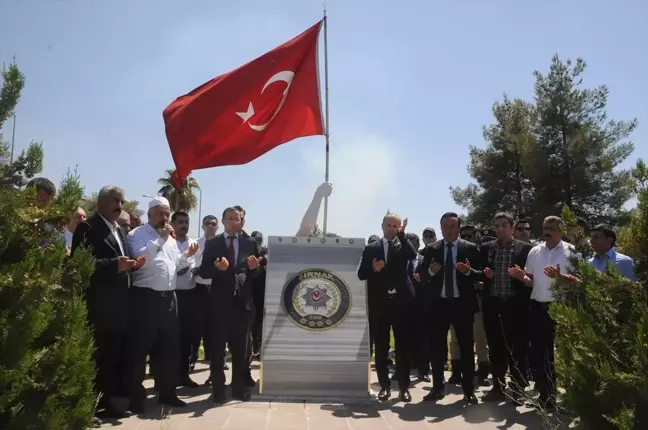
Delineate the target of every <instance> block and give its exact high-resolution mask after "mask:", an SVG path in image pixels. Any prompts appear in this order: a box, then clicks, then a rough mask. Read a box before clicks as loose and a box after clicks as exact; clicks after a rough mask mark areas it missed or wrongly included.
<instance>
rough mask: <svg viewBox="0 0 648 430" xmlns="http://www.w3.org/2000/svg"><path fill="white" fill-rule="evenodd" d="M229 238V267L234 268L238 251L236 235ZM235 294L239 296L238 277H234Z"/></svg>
mask: <svg viewBox="0 0 648 430" xmlns="http://www.w3.org/2000/svg"><path fill="white" fill-rule="evenodd" d="M227 239H228V240H229V245H228V247H227V261H229V267H231V268H232V269H234V268H235V267H236V252H235V251H234V239H235V237H234V236H227ZM234 295H235V296H238V285H237V284H236V278H235V279H234Z"/></svg>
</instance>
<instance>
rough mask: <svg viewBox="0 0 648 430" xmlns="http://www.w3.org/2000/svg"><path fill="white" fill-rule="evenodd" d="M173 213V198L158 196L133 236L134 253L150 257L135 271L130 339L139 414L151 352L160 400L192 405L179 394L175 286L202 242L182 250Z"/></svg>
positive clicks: (129, 372) (133, 402)
mask: <svg viewBox="0 0 648 430" xmlns="http://www.w3.org/2000/svg"><path fill="white" fill-rule="evenodd" d="M170 215H171V208H170V206H169V201H168V200H167V199H166V198H164V197H157V198H155V199H153V200H151V201H150V202H149V209H148V223H147V224H144V225H142V226H140V227H138V228H136V229H134V230H132V231H131V232H130V233H129V234H128V245H129V248H130V250H131V253H132V254H133V257H139V256H142V255H144V256H146V263H144V265H143V266H142V267H141V268H140V269H139V270H137V271H135V272H133V282H132V287H131V297H130V312H129V331H128V336H127V340H126V348H127V363H126V377H127V378H128V384H129V388H130V404H129V410H130V411H131V412H133V413H141V412H143V409H144V408H143V404H144V400H145V399H146V393H145V391H144V387H143V386H142V382H143V380H144V376H145V370H146V355H147V354H153V356H154V364H155V372H154V377H155V385H156V388H157V390H158V393H159V397H158V402H159V403H160V404H163V405H168V406H175V407H180V406H185V405H186V403H185V402H183V401H182V400H180V399H179V398H178V396H177V395H176V384H177V383H178V366H179V358H180V346H179V341H180V334H179V326H178V313H177V299H176V295H175V289H176V279H177V273H178V271H179V270H182V269H184V268H185V267H188V264H189V263H188V259H189V258H190V257H192V256H193V255H194V254H195V253H196V251H198V244H193V245H191V246H189V248H188V249H187V250H186V251H185V252H184V253H181V252H180V250H179V249H178V246H177V245H176V241H175V239H174V238H173V235H174V232H173V227H172V226H171V224H169V217H170ZM154 345H155V350H154V351H153V346H154Z"/></svg>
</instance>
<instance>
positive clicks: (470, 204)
mask: <svg viewBox="0 0 648 430" xmlns="http://www.w3.org/2000/svg"><path fill="white" fill-rule="evenodd" d="M585 70H586V64H585V62H584V61H583V60H581V59H578V60H577V61H576V62H575V63H574V64H572V62H571V61H569V60H567V61H562V60H561V59H560V58H559V57H558V56H557V55H556V56H554V57H553V58H552V61H551V65H550V68H549V72H548V73H547V74H546V75H544V74H542V73H540V72H535V74H534V75H535V79H536V82H535V100H534V103H533V104H530V103H525V102H523V101H521V100H514V101H510V100H509V99H508V98H507V97H505V98H504V101H503V102H500V103H496V104H495V105H494V108H493V114H494V116H495V124H494V125H491V126H489V127H487V128H486V129H485V133H484V137H485V139H486V141H487V142H488V144H487V146H486V148H485V149H481V148H475V147H471V153H470V158H471V161H470V164H469V169H468V170H469V172H470V174H471V176H472V177H473V178H474V179H475V182H476V183H475V184H470V185H469V186H468V187H466V188H463V189H462V188H451V192H452V196H453V198H454V200H455V202H456V203H457V204H459V205H461V206H463V207H465V208H466V209H467V210H468V218H469V219H471V220H474V221H481V222H483V221H485V220H486V219H488V220H490V217H492V216H493V214H494V213H495V212H497V211H498V210H507V211H510V212H512V213H514V214H517V215H524V216H526V217H530V218H531V219H532V221H533V226H534V227H536V228H539V227H540V225H541V223H542V220H543V219H544V218H545V217H546V216H548V215H553V214H557V213H559V212H560V210H561V208H562V207H563V205H565V204H566V205H568V206H569V207H570V208H571V210H572V211H574V212H575V213H576V214H577V215H579V216H582V217H584V218H586V219H587V220H588V221H589V222H591V223H593V224H596V223H601V222H603V223H607V224H610V225H613V226H614V225H618V224H619V222H620V219H623V218H624V216H625V215H626V211H625V210H624V208H623V205H624V204H625V203H626V202H627V201H628V200H629V199H630V197H631V196H632V192H633V189H632V185H633V181H632V178H631V174H630V172H629V171H628V170H623V169H619V168H618V167H619V165H620V164H621V163H622V162H623V161H624V160H626V159H627V157H628V156H629V155H630V154H631V153H632V151H633V149H634V145H633V144H632V142H630V141H629V140H628V137H629V135H630V134H631V132H632V131H633V130H634V129H635V127H636V125H637V121H636V120H632V121H629V122H625V121H614V120H609V119H608V117H607V112H606V106H607V102H608V95H609V91H608V89H607V87H605V86H600V87H598V88H594V89H591V88H584V87H583V78H582V76H583V74H584V72H585Z"/></svg>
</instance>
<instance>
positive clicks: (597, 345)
mask: <svg viewBox="0 0 648 430" xmlns="http://www.w3.org/2000/svg"><path fill="white" fill-rule="evenodd" d="M563 217H564V218H565V219H566V221H567V222H568V224H572V223H573V222H574V220H575V218H574V217H573V214H571V215H570V214H569V213H568V211H563ZM628 228H629V229H632V234H628V233H627V232H626V233H625V238H626V239H625V240H626V243H625V244H624V251H625V252H628V253H630V255H631V256H632V257H635V258H637V257H640V256H639V255H636V254H635V255H633V254H632V253H631V252H630V251H629V250H635V251H637V250H639V251H641V250H642V249H644V250H645V249H646V247H647V246H648V244H646V243H645V241H644V240H645V238H646V237H647V236H646V233H648V191H646V190H644V191H642V192H641V193H640V194H639V203H638V207H637V209H636V210H635V211H634V213H633V215H632V222H631V225H630V227H628ZM621 236H623V234H621ZM570 239H572V243H573V244H574V245H575V246H576V248H577V249H579V250H580V249H582V248H586V246H587V245H586V238H584V237H583V236H582V234H580V235H579V234H578V233H576V234H575V237H573V238H570ZM640 241H644V242H643V243H639V242H640ZM578 272H579V276H580V277H581V280H582V282H581V283H579V284H566V283H564V282H556V284H555V285H554V291H555V294H556V296H557V297H558V298H559V301H558V302H557V303H556V304H554V305H552V307H551V315H552V317H553V318H554V320H555V322H556V349H557V351H556V371H557V374H558V383H559V385H560V387H561V388H563V389H564V390H565V394H564V397H563V399H564V403H563V404H564V406H565V408H566V409H567V410H568V411H569V412H570V413H571V414H572V415H573V416H574V417H577V418H578V420H577V422H578V428H580V429H583V430H607V429H610V430H612V429H614V430H616V429H623V430H625V429H628V430H630V429H638V428H644V427H642V426H645V425H646V423H644V422H642V423H639V422H638V421H639V418H638V417H636V416H635V411H637V412H638V411H640V410H643V409H645V408H646V404H647V403H646V400H647V399H648V396H647V394H648V295H647V294H646V289H645V287H644V285H643V284H642V283H640V282H631V281H629V280H627V279H626V278H624V277H623V276H621V275H620V274H619V273H618V272H617V271H616V270H614V269H613V268H611V269H609V270H607V271H606V272H603V273H600V272H598V271H597V270H596V269H594V268H593V267H592V266H590V265H589V264H588V263H587V262H584V261H581V262H580V263H578ZM640 277H643V279H645V273H644V274H643V275H641V274H640Z"/></svg>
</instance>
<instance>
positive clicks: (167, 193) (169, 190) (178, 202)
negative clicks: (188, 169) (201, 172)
mask: <svg viewBox="0 0 648 430" xmlns="http://www.w3.org/2000/svg"><path fill="white" fill-rule="evenodd" d="M172 174H173V170H167V171H166V175H165V176H163V177H161V178H160V179H158V184H160V185H161V186H162V187H161V188H160V190H159V191H158V194H159V195H161V196H163V197H165V198H167V199H168V200H169V204H170V205H171V210H172V211H174V212H175V211H184V212H189V211H190V210H192V209H195V208H197V207H198V197H197V196H196V191H197V190H200V185H198V181H196V179H195V178H194V177H192V176H189V177H187V178H186V179H185V180H184V181H182V190H181V191H178V190H176V189H175V188H174V187H173V184H172V183H171V175H172Z"/></svg>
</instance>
